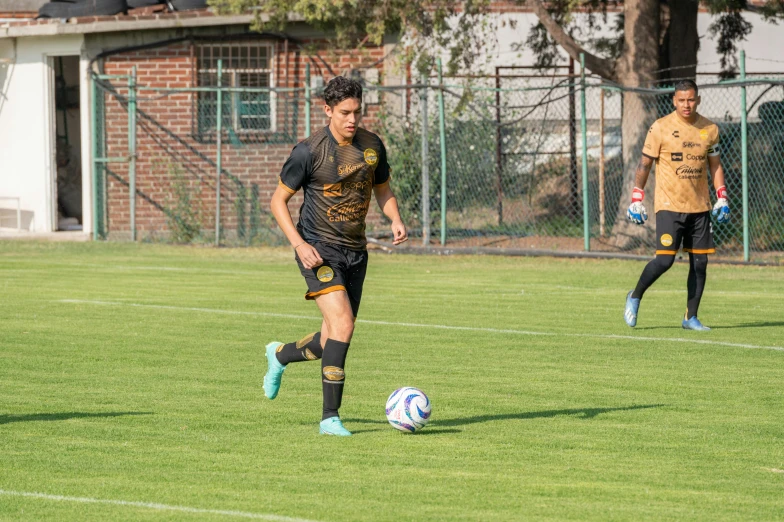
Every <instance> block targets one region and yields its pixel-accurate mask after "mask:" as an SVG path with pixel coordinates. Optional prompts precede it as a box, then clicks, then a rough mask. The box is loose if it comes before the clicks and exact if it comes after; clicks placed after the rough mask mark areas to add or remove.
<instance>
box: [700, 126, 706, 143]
mask: <svg viewBox="0 0 784 522" xmlns="http://www.w3.org/2000/svg"><path fill="white" fill-rule="evenodd" d="M700 138H702V139H704V140H706V141H707V139H708V129H700Z"/></svg>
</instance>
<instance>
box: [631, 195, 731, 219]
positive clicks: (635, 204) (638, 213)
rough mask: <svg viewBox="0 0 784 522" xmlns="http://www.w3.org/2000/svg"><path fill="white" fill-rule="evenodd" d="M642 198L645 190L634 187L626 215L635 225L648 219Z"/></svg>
mask: <svg viewBox="0 0 784 522" xmlns="http://www.w3.org/2000/svg"><path fill="white" fill-rule="evenodd" d="M643 199H645V192H644V191H643V190H642V189H641V188H637V187H634V190H633V191H632V204H631V205H629V210H627V211H626V217H628V218H629V221H631V222H632V223H635V224H637V225H642V224H643V223H645V220H646V219H648V212H647V211H646V210H645V205H643V204H642V200H643ZM728 212H729V209H728Z"/></svg>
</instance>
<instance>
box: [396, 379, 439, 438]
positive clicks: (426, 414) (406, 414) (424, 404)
mask: <svg viewBox="0 0 784 522" xmlns="http://www.w3.org/2000/svg"><path fill="white" fill-rule="evenodd" d="M386 412H387V420H388V421H389V423H390V424H391V425H392V427H393V428H395V429H398V430H400V431H404V432H406V433H414V432H415V431H419V430H421V429H422V428H424V427H425V426H426V425H427V422H428V421H429V420H430V399H428V398H427V395H425V393H424V392H423V391H422V390H420V389H418V388H412V387H410V386H407V387H405V388H398V389H397V390H395V391H393V392H392V395H390V396H389V399H387V408H386Z"/></svg>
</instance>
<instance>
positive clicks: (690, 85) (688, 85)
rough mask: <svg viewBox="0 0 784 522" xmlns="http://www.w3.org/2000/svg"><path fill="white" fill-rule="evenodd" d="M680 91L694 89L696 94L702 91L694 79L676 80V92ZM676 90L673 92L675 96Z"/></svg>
mask: <svg viewBox="0 0 784 522" xmlns="http://www.w3.org/2000/svg"><path fill="white" fill-rule="evenodd" d="M678 91H694V95H695V96H696V95H698V94H699V93H700V92H699V90H698V89H697V84H696V83H694V82H693V81H692V80H678V81H677V82H675V92H678ZM675 92H674V93H672V95H673V96H675Z"/></svg>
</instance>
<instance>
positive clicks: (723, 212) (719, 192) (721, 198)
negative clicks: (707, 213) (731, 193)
mask: <svg viewBox="0 0 784 522" xmlns="http://www.w3.org/2000/svg"><path fill="white" fill-rule="evenodd" d="M716 197H717V198H718V200H717V201H716V204H715V205H713V217H715V218H716V222H717V223H719V224H722V225H723V224H724V223H729V221H730V204H729V203H728V202H727V187H726V186H724V185H722V186H720V187H719V188H717V189H716Z"/></svg>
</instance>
